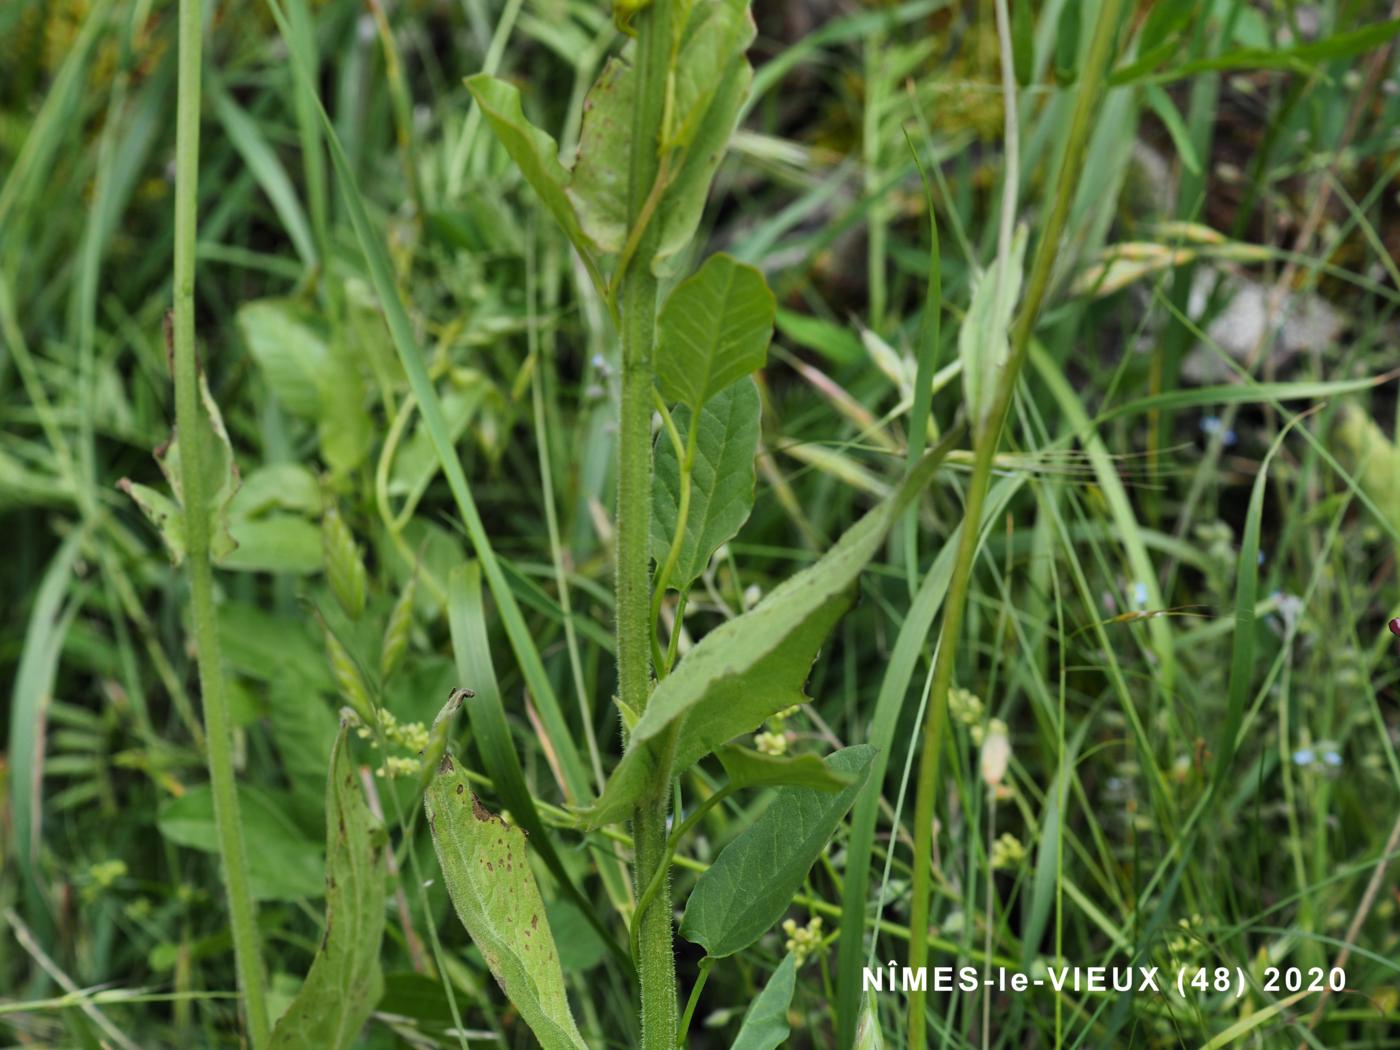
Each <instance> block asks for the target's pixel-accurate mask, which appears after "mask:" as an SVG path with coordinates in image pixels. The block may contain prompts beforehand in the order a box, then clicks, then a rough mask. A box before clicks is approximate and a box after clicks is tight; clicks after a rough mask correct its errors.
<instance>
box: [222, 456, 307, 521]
mask: <svg viewBox="0 0 1400 1050" xmlns="http://www.w3.org/2000/svg"><path fill="white" fill-rule="evenodd" d="M273 510H287V511H293V512H295V513H297V514H303V515H308V516H313V517H314V516H315V515H318V514H320V513H321V488H320V485H319V484H318V483H317V481H316V475H314V474H312V473H311V471H309V470H307V469H306V468H305V467H303V466H302V465H301V464H299V463H268V464H266V465H264V466H261V467H258V468H257V469H256V470H254V471H253V472H252V473H251V474H249V475H247V476H246V477H245V478H243V480H242V483H241V484H240V485H239V486H238V491H237V492H236V493H235V494H234V497H233V500H232V501H231V502H230V503H229V507H228V512H229V515H230V516H231V517H234V518H256V517H258V516H260V515H262V514H266V513H268V512H269V511H273Z"/></svg>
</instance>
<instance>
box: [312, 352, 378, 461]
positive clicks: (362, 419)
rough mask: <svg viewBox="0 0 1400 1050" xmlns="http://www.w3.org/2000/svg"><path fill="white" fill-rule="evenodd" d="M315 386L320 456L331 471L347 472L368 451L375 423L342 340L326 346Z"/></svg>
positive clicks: (362, 384) (358, 375)
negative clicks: (316, 391) (318, 403)
mask: <svg viewBox="0 0 1400 1050" xmlns="http://www.w3.org/2000/svg"><path fill="white" fill-rule="evenodd" d="M317 389H318V392H319V394H320V408H319V410H318V414H317V427H316V436H317V438H318V439H319V442H320V446H321V458H322V459H324V460H325V461H326V466H328V467H330V468H331V473H332V474H335V475H342V474H348V473H350V472H351V471H352V470H354V469H355V468H356V467H358V466H359V465H360V464H361V463H363V462H364V461H365V457H366V456H368V455H369V451H370V449H371V448H372V447H373V445H374V439H375V427H374V421H373V420H372V419H371V418H370V414H369V411H368V409H366V408H365V382H364V377H363V376H362V375H361V374H360V370H359V368H358V366H357V365H356V363H355V359H354V357H353V356H351V353H350V351H349V349H348V348H347V347H346V346H345V344H344V342H343V341H342V340H339V339H337V340H333V341H332V342H331V345H330V347H329V348H328V349H327V351H326V360H325V367H324V368H322V370H321V371H320V372H319V373H318V374H317Z"/></svg>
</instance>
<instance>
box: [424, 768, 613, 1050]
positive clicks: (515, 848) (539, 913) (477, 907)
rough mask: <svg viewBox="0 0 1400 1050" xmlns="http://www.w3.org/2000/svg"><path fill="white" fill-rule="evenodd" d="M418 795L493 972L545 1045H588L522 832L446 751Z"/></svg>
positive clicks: (451, 888)
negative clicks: (479, 793)
mask: <svg viewBox="0 0 1400 1050" xmlns="http://www.w3.org/2000/svg"><path fill="white" fill-rule="evenodd" d="M423 801H424V805H425V807H426V808H427V813H428V826H429V827H430V828H431V829H432V834H433V845H434V846H435V847H436V849H437V855H438V862H439V864H441V866H442V875H443V881H444V882H445V883H446V884H447V892H448V895H449V896H450V897H451V898H452V905H453V907H454V908H456V910H457V917H458V918H460V919H461V920H462V925H463V926H465V927H466V928H467V933H469V934H470V935H471V938H472V941H473V942H474V943H475V944H476V947H477V948H478V949H479V950H480V952H481V955H482V957H483V958H484V959H485V960H486V965H487V967H488V968H489V969H490V970H491V973H492V975H494V976H495V978H496V981H497V982H498V983H499V984H500V986H501V988H502V989H503V990H504V991H505V993H506V996H507V997H508V998H509V999H510V1001H511V1003H512V1004H514V1006H515V1008H516V1009H517V1010H519V1011H520V1016H521V1017H523V1018H524V1019H525V1023H526V1024H528V1025H529V1026H530V1030H531V1031H532V1032H534V1033H535V1038H536V1039H538V1040H539V1041H540V1045H541V1046H543V1047H544V1050H561V1048H569V1050H587V1048H586V1045H585V1044H584V1041H583V1037H582V1036H581V1035H579V1031H578V1028H577V1027H576V1026H575V1024H574V1018H573V1014H572V1013H570V1011H569V1000H568V997H567V995H566V994H565V992H564V974H563V972H562V970H561V969H560V967H559V952H558V951H557V950H556V949H555V947H554V935H553V934H552V933H551V932H550V929H549V920H548V918H547V917H546V916H545V911H544V902H543V901H542V900H541V899H540V889H539V886H538V885H536V883H535V876H534V874H533V873H532V872H531V871H530V862H529V859H528V858H527V856H526V850H525V832H524V831H522V830H521V829H520V828H518V827H514V826H512V825H509V824H506V823H505V821H503V820H501V818H500V817H497V816H496V815H494V814H493V813H491V812H489V811H488V810H487V809H486V808H485V807H484V806H482V804H481V803H480V802H479V801H478V800H477V798H476V796H475V795H474V794H472V791H471V788H470V787H469V786H468V784H467V780H466V777H464V776H463V775H462V774H461V772H460V771H459V770H458V769H457V768H456V766H455V765H454V764H453V762H452V759H451V757H450V756H449V757H445V758H444V759H443V760H442V764H441V765H440V766H439V767H438V775H437V776H435V777H434V778H433V780H432V783H431V784H429V786H428V790H427V793H426V795H425V796H424V800H423Z"/></svg>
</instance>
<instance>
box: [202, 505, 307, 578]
mask: <svg viewBox="0 0 1400 1050" xmlns="http://www.w3.org/2000/svg"><path fill="white" fill-rule="evenodd" d="M228 528H229V535H231V536H232V537H233V541H234V543H236V544H237V547H236V548H235V549H234V550H232V551H231V552H229V554H227V555H226V556H225V557H224V558H222V559H221V560H220V562H219V567H220V568H223V569H239V570H242V571H243V572H287V573H295V574H296V575H298V576H309V575H310V574H312V573H315V572H320V571H321V533H320V531H319V530H318V529H317V528H316V526H315V525H313V524H311V522H309V521H307V520H306V519H305V518H303V517H299V516H298V515H295V514H266V515H263V516H261V517H257V518H232V519H231V520H230V521H229V524H228Z"/></svg>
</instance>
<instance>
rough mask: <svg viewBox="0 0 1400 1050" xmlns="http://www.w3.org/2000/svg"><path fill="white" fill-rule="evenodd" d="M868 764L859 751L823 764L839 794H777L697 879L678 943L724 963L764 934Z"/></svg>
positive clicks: (865, 748)
mask: <svg viewBox="0 0 1400 1050" xmlns="http://www.w3.org/2000/svg"><path fill="white" fill-rule="evenodd" d="M874 757H875V749H874V748H873V747H871V746H870V745H868V744H857V745H855V746H854V747H848V748H844V749H842V750H840V751H837V752H836V753H835V754H832V755H829V756H828V757H827V758H826V760H825V762H824V764H825V765H826V766H827V767H828V768H829V769H831V771H832V772H833V773H836V774H838V775H844V776H847V777H850V778H852V779H851V782H850V783H849V784H847V785H846V787H844V788H843V789H842V790H841V791H840V792H839V793H838V794H835V795H833V794H831V793H830V792H829V791H823V790H818V789H814V788H808V787H789V788H782V789H781V790H779V792H778V794H777V797H776V798H774V799H773V802H772V804H771V805H770V806H769V807H768V808H767V809H766V810H764V811H763V814H762V815H761V816H760V817H759V818H758V819H757V820H756V821H754V822H753V823H752V824H751V825H749V827H748V828H747V829H745V830H744V831H743V832H742V833H741V834H740V835H739V837H738V838H736V839H734V841H733V842H731V843H730V844H729V845H728V846H726V847H725V848H724V849H723V850H722V851H721V852H720V855H719V857H717V858H716V860H715V862H714V864H713V865H711V866H710V868H709V870H708V871H706V872H705V873H704V874H703V875H701V876H700V879H699V881H698V882H696V884H695V889H694V890H692V891H691V894H690V899H689V901H687V902H686V908H685V917H684V918H683V919H682V920H681V931H680V932H681V936H682V937H684V938H685V939H686V940H688V941H691V942H692V943H694V944H698V945H700V946H701V947H702V948H704V949H705V951H706V953H707V954H709V955H711V956H713V957H714V958H717V959H722V958H724V957H725V956H728V955H733V954H734V953H735V952H740V951H743V950H744V949H745V948H747V947H748V946H749V945H751V944H753V943H754V942H755V941H756V940H758V939H759V938H760V937H762V936H763V935H764V934H765V933H767V932H768V930H769V928H770V927H772V925H773V924H774V923H775V922H777V921H778V920H779V919H780V918H782V915H783V912H785V911H787V909H788V907H789V906H790V905H791V904H792V895H793V894H794V893H796V892H797V891H798V889H799V888H801V886H802V880H803V879H805V878H806V877H807V872H808V870H809V869H810V868H811V867H812V865H813V864H814V863H815V862H816V859H817V856H818V854H820V853H821V851H822V850H823V849H825V848H826V844H827V843H828V842H829V841H830V840H831V836H832V835H833V834H834V833H835V831H836V828H837V825H839V824H840V823H841V819H842V818H843V817H844V816H845V815H846V812H847V811H848V810H849V809H850V808H851V805H852V803H854V802H855V800H856V794H857V792H859V791H860V788H861V785H863V784H864V783H865V778H866V776H867V775H868V774H869V772H870V762H871V759H873V758H874Z"/></svg>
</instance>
